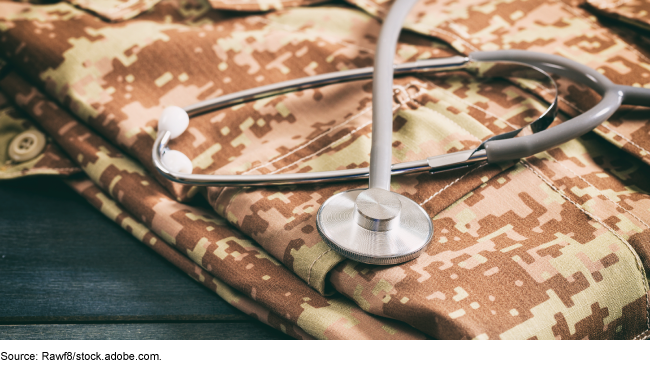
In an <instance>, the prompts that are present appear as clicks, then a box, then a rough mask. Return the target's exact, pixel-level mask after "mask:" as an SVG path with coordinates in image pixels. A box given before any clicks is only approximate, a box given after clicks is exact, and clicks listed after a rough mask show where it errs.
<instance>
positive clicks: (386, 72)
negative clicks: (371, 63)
mask: <svg viewBox="0 0 650 365" xmlns="http://www.w3.org/2000/svg"><path fill="white" fill-rule="evenodd" d="M417 1H418V0H397V1H395V3H394V4H393V6H392V7H391V8H390V11H389V12H388V16H387V17H386V19H385V20H384V24H383V25H382V27H381V31H380V33H379V38H378V39H377V49H376V51H375V69H374V73H373V80H372V147H371V149H370V181H369V182H368V187H370V188H381V189H385V190H389V191H390V176H391V166H390V165H391V156H392V152H393V147H392V145H393V59H394V58H395V50H396V48H397V39H398V37H399V34H400V31H401V30H402V24H404V19H405V18H406V15H408V12H409V10H411V8H412V7H413V5H415V3H416V2H417Z"/></svg>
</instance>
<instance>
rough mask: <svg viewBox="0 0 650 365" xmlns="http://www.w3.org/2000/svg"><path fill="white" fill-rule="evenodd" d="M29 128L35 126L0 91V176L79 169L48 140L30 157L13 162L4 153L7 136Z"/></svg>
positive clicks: (61, 172) (58, 173) (10, 136)
mask: <svg viewBox="0 0 650 365" xmlns="http://www.w3.org/2000/svg"><path fill="white" fill-rule="evenodd" d="M31 128H35V127H34V126H33V125H32V123H31V122H30V121H29V120H27V119H26V118H24V117H23V115H22V113H21V112H20V111H19V110H16V108H14V107H13V106H12V104H11V103H10V102H9V100H8V99H7V97H6V96H5V95H4V94H3V93H2V92H0V180H6V179H15V178H18V177H23V176H28V175H63V176H68V175H72V174H75V173H77V172H80V171H81V169H80V168H79V167H78V166H77V165H75V164H74V163H73V162H72V161H70V160H69V159H68V158H67V156H66V155H65V154H64V153H63V152H61V150H60V149H59V148H58V147H57V146H56V145H54V144H52V143H48V144H47V145H46V146H45V148H44V149H43V152H41V153H40V154H39V155H38V156H37V157H35V158H33V159H31V160H30V161H25V162H22V163H15V162H13V161H12V160H11V159H10V158H9V156H8V153H7V150H8V148H9V144H10V143H11V140H12V139H13V138H14V137H15V136H17V135H18V134H20V133H22V132H24V131H26V130H28V129H31Z"/></svg>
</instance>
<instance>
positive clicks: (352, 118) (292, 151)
mask: <svg viewBox="0 0 650 365" xmlns="http://www.w3.org/2000/svg"><path fill="white" fill-rule="evenodd" d="M412 85H413V84H412V83H408V84H407V85H406V86H405V87H409V86H412ZM421 93H422V92H420V93H418V94H416V95H414V97H417V96H419V95H421ZM406 95H407V96H408V93H406ZM409 98H410V96H409ZM400 105H401V104H400ZM400 105H397V106H396V107H395V108H393V112H394V111H395V110H397V108H399V106H400ZM370 110H372V106H369V107H367V108H365V109H363V110H362V111H361V112H359V113H358V114H355V115H353V116H352V117H350V118H348V119H347V120H345V121H344V122H342V123H341V124H339V125H337V126H335V127H333V128H331V129H329V130H327V131H325V132H323V133H321V134H319V135H318V136H316V137H314V138H313V139H311V140H309V141H308V142H306V143H305V144H303V145H300V146H298V147H296V148H295V149H293V150H291V151H290V152H287V153H286V154H284V155H283V156H281V157H278V158H277V159H275V160H273V161H271V162H268V163H266V164H264V165H262V166H258V167H256V168H255V169H252V170H248V171H246V172H244V173H243V174H242V175H245V174H247V173H249V172H251V171H254V170H256V169H259V168H262V167H264V166H268V164H269V163H273V162H277V161H278V160H280V159H284V158H286V157H288V156H290V155H292V154H293V153H295V152H297V151H299V150H300V149H302V148H304V147H306V146H308V145H309V144H311V143H312V142H314V141H315V140H316V139H319V138H321V137H323V136H325V135H327V134H329V133H330V132H332V131H334V130H336V129H338V128H340V127H342V126H343V125H345V124H348V123H349V122H351V121H352V120H354V119H356V118H358V117H360V116H361V115H363V114H365V113H367V112H368V111H370ZM371 123H372V121H371V122H367V123H365V124H363V125H361V126H359V127H358V128H356V129H354V130H353V131H351V132H350V133H348V134H346V135H345V136H343V137H341V138H339V139H337V140H336V141H333V142H331V143H330V144H329V145H327V146H325V147H323V148H322V149H320V150H318V151H316V152H315V153H312V154H311V155H309V156H306V157H303V158H301V159H299V160H297V161H294V162H293V163H291V164H289V165H287V166H284V167H282V168H280V169H278V170H275V171H273V172H271V173H270V174H275V173H277V172H279V171H282V170H284V169H285V168H287V167H289V166H292V165H294V164H296V163H298V162H300V161H303V160H305V159H307V158H310V157H313V156H314V155H316V154H318V153H320V152H322V151H323V150H325V149H327V148H329V147H331V146H332V145H333V144H335V143H337V142H339V141H341V140H342V139H343V138H346V137H348V136H349V135H351V134H354V133H356V132H357V131H359V130H360V129H362V128H364V127H366V126H367V125H369V124H371ZM226 189H227V188H224V189H222V190H221V191H220V192H219V195H218V196H217V197H216V198H215V202H216V201H218V200H219V199H220V198H221V195H223V193H224V191H226ZM231 203H232V201H229V202H228V204H227V205H226V209H227V208H228V207H230V204H231ZM224 212H225V211H224Z"/></svg>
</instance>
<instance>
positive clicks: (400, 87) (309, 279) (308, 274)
mask: <svg viewBox="0 0 650 365" xmlns="http://www.w3.org/2000/svg"><path fill="white" fill-rule="evenodd" d="M411 85H412V84H411V83H409V84H407V85H406V86H401V85H397V86H394V87H396V88H397V89H399V90H402V92H403V93H404V95H406V97H407V98H408V100H406V101H414V102H416V103H417V101H415V100H414V99H413V98H415V97H418V96H420V95H422V94H423V93H424V91H419V92H417V93H416V94H415V95H413V96H412V97H411V96H410V95H409V93H408V92H406V88H408V87H409V86H411ZM418 104H419V103H418ZM400 106H404V102H403V101H401V100H400V103H399V104H398V105H396V106H395V107H394V108H393V112H395V110H397V109H398V108H399V107H400ZM371 123H372V121H371V122H368V123H365V124H364V125H362V126H359V127H358V128H356V129H355V130H353V131H352V132H350V133H348V134H346V135H345V136H343V137H341V138H339V139H337V140H336V141H334V142H332V143H330V144H329V145H328V146H326V147H324V148H322V149H320V150H319V151H317V152H315V153H314V154H312V155H309V156H307V157H304V158H303V159H305V158H309V157H311V156H313V155H315V154H318V153H320V152H321V151H323V150H325V149H327V148H329V147H331V145H332V144H334V143H336V142H338V141H340V140H342V139H343V138H346V137H347V136H349V135H351V134H354V133H356V132H357V131H358V130H360V129H362V128H364V127H365V126H367V125H368V124H371ZM303 159H300V160H298V161H295V162H294V163H292V164H291V165H293V164H295V163H298V162H300V161H301V160H303ZM291 165H287V166H285V167H283V168H282V169H284V168H286V167H289V166H291ZM282 169H279V170H276V171H275V172H278V171H280V170H282ZM275 172H274V173H275ZM470 172H471V171H470ZM468 173H469V172H468ZM461 178H462V177H461ZM457 180H460V178H459V179H457ZM452 184H453V183H452ZM452 184H450V185H452ZM444 189H446V187H445V188H443V189H442V190H444ZM229 205H230V204H229ZM330 251H332V249H331V248H330V249H328V250H327V251H325V252H323V253H321V254H320V255H318V257H316V258H315V259H314V261H313V262H312V263H311V265H309V270H308V272H307V284H308V285H311V272H312V269H313V267H314V265H315V264H316V262H318V260H320V258H321V257H323V255H325V254H326V253H328V252H330Z"/></svg>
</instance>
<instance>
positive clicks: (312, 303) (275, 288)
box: [0, 73, 424, 339]
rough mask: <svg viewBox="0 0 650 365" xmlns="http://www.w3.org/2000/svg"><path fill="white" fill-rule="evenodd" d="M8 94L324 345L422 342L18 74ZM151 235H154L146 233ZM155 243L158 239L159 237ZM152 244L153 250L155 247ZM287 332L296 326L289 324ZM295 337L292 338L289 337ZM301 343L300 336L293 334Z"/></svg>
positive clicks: (1, 84)
mask: <svg viewBox="0 0 650 365" xmlns="http://www.w3.org/2000/svg"><path fill="white" fill-rule="evenodd" d="M0 88H1V89H2V90H3V92H5V93H6V94H7V95H11V96H12V98H13V100H14V101H15V102H16V103H17V104H18V105H19V106H20V107H21V108H22V109H23V110H24V111H25V112H26V113H28V114H29V115H30V116H31V117H32V118H33V120H34V121H36V122H37V123H39V125H40V126H41V127H42V128H43V129H44V130H45V131H46V132H47V133H48V134H49V135H51V136H52V137H53V138H54V139H55V140H56V141H57V143H58V144H59V145H60V146H61V147H62V148H63V149H64V150H65V151H66V153H67V154H68V155H69V156H71V157H72V156H74V158H75V161H76V162H77V163H79V164H80V166H81V167H82V168H83V170H84V172H86V174H87V175H88V177H89V178H90V179H91V180H92V181H93V182H94V183H95V184H97V185H98V186H99V187H100V188H101V189H102V190H103V192H105V193H106V194H108V196H110V197H111V198H112V199H114V200H115V201H117V202H119V204H120V205H121V206H122V207H124V208H125V209H126V210H127V211H128V213H130V214H131V215H132V216H134V217H138V220H139V221H140V222H141V223H142V224H144V226H146V227H147V228H148V229H151V231H152V232H153V233H155V235H156V236H158V237H160V238H162V239H163V240H165V242H167V243H168V244H170V245H172V246H173V247H175V248H176V250H177V251H179V252H180V253H182V254H183V255H185V256H187V257H188V258H189V259H191V260H192V261H193V262H195V263H196V264H197V265H200V266H201V267H202V268H203V269H205V270H206V271H208V272H210V273H211V274H212V275H214V276H215V277H216V278H218V279H219V280H222V281H223V282H225V283H226V284H227V285H228V286H230V287H232V288H233V289H234V290H236V291H238V292H241V293H243V294H245V295H247V296H249V297H250V298H251V299H253V300H254V301H256V302H258V303H260V305H262V306H263V307H266V308H268V309H269V310H270V311H272V312H274V313H275V314H276V315H277V316H278V317H280V318H284V319H286V320H288V321H289V322H290V323H292V324H294V325H297V326H298V327H300V328H302V330H303V331H304V332H306V333H308V334H309V335H310V336H313V337H315V338H319V339H342V338H349V339H355V338H356V339H372V338H374V339H417V338H419V339H422V338H424V336H423V335H422V334H421V333H419V332H417V331H416V330H414V329H412V328H410V327H408V326H405V325H403V324H400V323H399V322H396V321H392V320H389V319H384V318H376V317H373V316H370V315H368V314H367V313H365V312H363V311H361V310H360V309H358V308H357V307H356V306H355V305H354V304H352V303H351V302H350V301H348V300H347V299H345V298H342V297H341V296H337V297H331V298H325V297H323V296H321V295H319V294H318V293H317V292H316V291H314V290H313V289H311V288H309V287H308V286H307V285H305V284H304V282H303V281H301V280H300V279H298V278H297V277H295V276H294V275H293V274H292V273H291V272H289V271H288V270H286V269H285V268H284V267H283V266H282V265H281V264H280V263H278V262H277V261H276V260H275V259H273V258H272V257H271V256H269V255H268V254H267V253H266V252H265V251H264V250H263V249H262V248H260V247H259V246H257V245H255V244H254V243H253V242H251V241H250V240H249V239H247V238H246V237H245V236H243V235H242V234H241V233H239V232H237V231H235V230H234V229H232V228H231V227H230V226H228V224H227V223H226V222H225V221H224V220H222V219H220V218H218V217H216V216H215V215H213V214H211V213H210V212H209V211H206V210H204V209H200V208H196V207H192V206H189V205H184V204H181V203H178V202H177V201H175V200H174V199H172V198H171V197H170V196H169V195H168V194H167V192H166V191H165V189H164V188H163V187H162V186H160V185H159V184H158V183H157V182H156V181H155V180H154V179H153V178H152V177H151V176H150V175H149V174H147V173H146V171H145V170H144V169H143V168H142V166H140V165H139V164H137V163H136V162H135V161H133V160H131V159H130V158H128V157H126V156H124V155H122V154H121V153H119V151H118V150H117V149H116V148H115V147H113V146H112V145H110V144H109V143H107V142H106V141H105V140H104V139H103V138H101V137H100V136H98V135H96V134H95V133H94V132H93V131H91V130H90V129H89V128H88V127H86V126H85V125H84V124H82V123H79V122H77V121H76V120H75V118H73V117H72V116H70V115H69V114H68V113H66V112H65V111H64V110H62V109H60V108H59V107H58V106H57V105H56V104H55V103H53V102H52V101H50V100H48V99H47V98H46V97H45V96H44V95H43V94H41V93H40V92H39V91H38V90H37V89H35V88H34V87H33V86H31V85H29V84H27V83H26V82H25V81H24V80H23V79H21V78H20V77H19V76H18V75H17V74H15V73H13V74H10V75H8V76H7V77H5V78H4V79H3V80H1V81H0ZM139 233H141V234H143V238H144V235H146V231H143V230H140V232H139ZM151 239H155V237H153V236H152V238H151ZM151 239H150V241H149V242H147V243H149V244H152V241H151ZM285 330H286V331H289V330H290V328H287V327H286V326H285ZM287 333H288V332H287ZM291 335H293V336H296V337H299V334H297V333H293V334H291Z"/></svg>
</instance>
